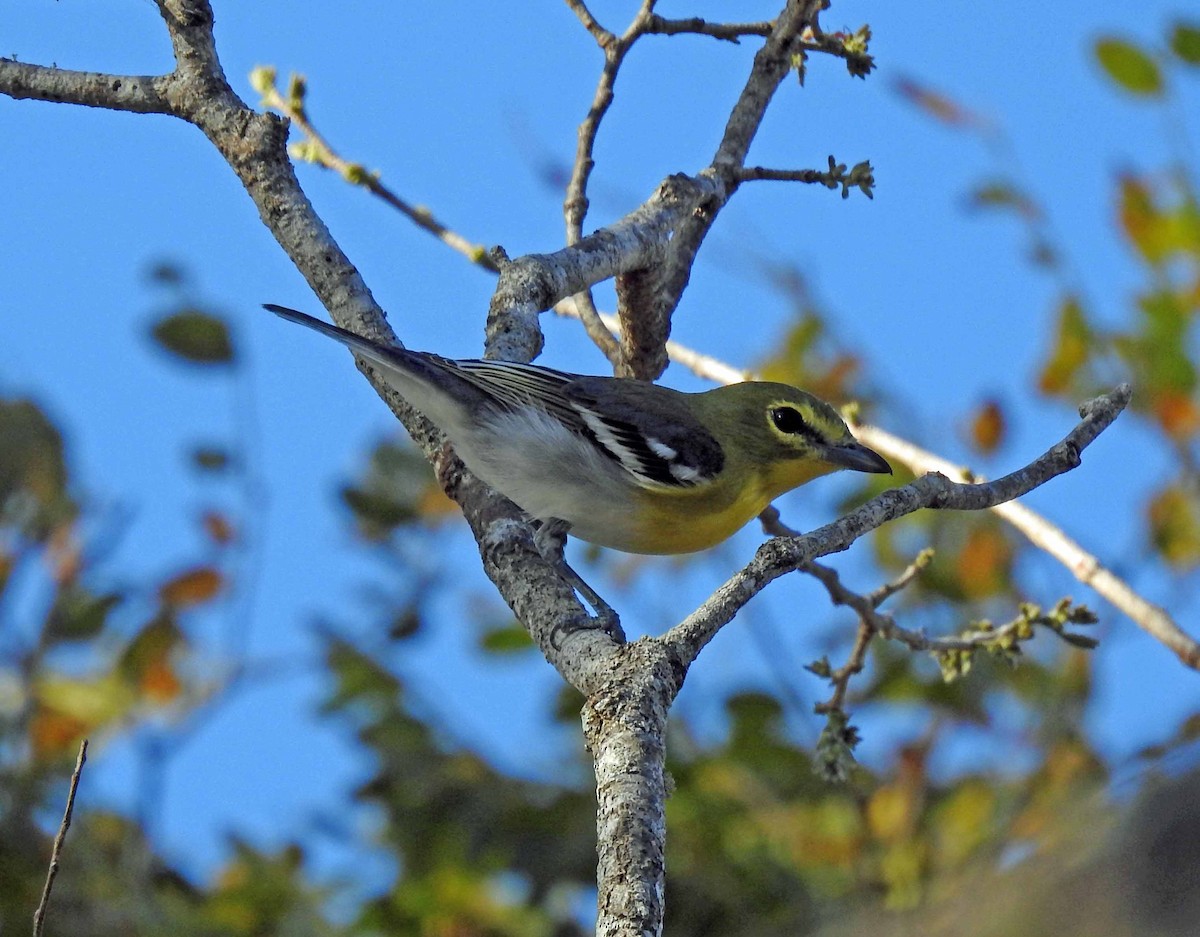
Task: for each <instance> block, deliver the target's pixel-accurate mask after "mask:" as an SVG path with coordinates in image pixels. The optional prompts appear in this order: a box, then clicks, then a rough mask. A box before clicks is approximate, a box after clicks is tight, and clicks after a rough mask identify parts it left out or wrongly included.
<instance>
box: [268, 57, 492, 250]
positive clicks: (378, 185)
mask: <svg viewBox="0 0 1200 937" xmlns="http://www.w3.org/2000/svg"><path fill="white" fill-rule="evenodd" d="M252 77H253V80H254V81H255V83H256V86H257V89H258V91H259V92H260V93H261V94H262V102H263V105H264V106H265V107H270V108H274V109H275V110H277V111H278V112H279V113H280V114H283V115H284V116H285V117H286V118H288V120H290V121H291V122H292V125H293V126H294V127H296V128H297V129H298V130H299V131H300V132H301V133H303V134H304V136H305V138H306V140H305V142H304V143H303V144H301V145H300V146H298V147H293V148H291V152H292V154H293V155H294V156H297V157H299V158H301V159H304V160H305V161H306V162H310V163H313V164H315V165H317V166H320V167H321V168H323V169H332V170H333V171H334V172H336V173H338V175H340V176H341V177H342V178H343V179H345V180H346V181H347V182H350V183H353V184H354V185H360V186H362V187H363V188H365V189H366V190H367V191H369V192H370V193H371V194H372V195H375V196H376V197H378V198H380V199H382V200H383V201H384V202H386V203H387V204H388V205H390V206H392V208H394V209H396V210H397V211H398V212H400V213H401V214H402V215H404V216H405V217H406V218H408V219H409V220H410V221H412V222H413V224H415V225H417V227H419V228H421V229H423V230H425V231H428V232H429V233H430V234H432V235H433V236H434V237H436V238H437V239H438V240H439V241H441V242H442V243H443V244H445V245H446V246H447V247H450V248H452V249H453V250H456V251H458V252H459V253H460V254H462V255H463V256H464V257H466V258H467V259H468V260H469V261H471V263H473V264H475V265H477V266H480V267H482V268H483V269H484V270H487V271H489V272H491V273H499V272H500V268H499V267H498V266H497V265H496V263H495V261H494V260H492V258H491V256H490V255H489V254H488V250H487V248H486V247H484V245H482V244H475V243H472V242H471V241H469V240H467V239H466V238H465V237H463V236H462V235H460V234H458V233H456V232H455V231H454V230H452V229H451V228H449V227H447V226H446V225H445V224H443V223H442V222H441V221H439V220H438V219H437V218H435V217H434V216H433V214H432V213H431V212H430V211H429V210H428V209H427V208H424V207H422V206H419V205H413V204H411V203H410V202H408V201H407V200H405V199H403V198H401V197H400V196H399V195H397V194H396V193H395V192H393V191H392V190H391V189H390V188H388V187H387V186H386V185H384V184H383V183H382V182H381V181H380V179H379V174H378V173H375V172H370V171H368V170H367V169H366V168H365V167H364V166H363V165H362V164H361V163H355V162H352V161H350V160H347V159H345V158H343V157H342V156H341V155H340V154H339V153H338V152H337V151H336V150H335V149H334V148H333V147H332V146H331V145H330V143H329V141H328V140H326V139H325V137H324V136H322V135H321V133H320V132H319V131H318V130H317V128H316V127H315V126H314V125H313V123H312V122H311V121H310V120H309V118H308V113H307V111H305V109H304V107H303V106H302V104H301V102H300V100H299V98H298V97H297V96H296V95H290V96H289V97H287V98H285V97H284V96H283V95H281V94H280V93H279V89H278V88H276V87H275V83H274V74H273V72H272V71H271V70H270V69H259V70H258V71H256V72H255V74H254V76H252ZM268 79H270V80H269V81H268ZM298 84H300V86H301V87H302V83H300V79H298V78H296V77H293V78H292V85H293V87H295V86H297V85H298Z"/></svg>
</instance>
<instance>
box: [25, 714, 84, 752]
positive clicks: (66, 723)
mask: <svg viewBox="0 0 1200 937" xmlns="http://www.w3.org/2000/svg"><path fill="white" fill-rule="evenodd" d="M89 728H91V727H90V726H89V725H88V724H87V723H86V722H83V721H82V720H80V719H77V718H75V717H74V716H69V715H67V714H66V713H62V712H58V711H57V710H55V709H49V708H46V707H44V706H39V707H38V708H37V710H36V711H35V712H34V714H33V718H32V719H31V720H30V722H29V739H30V741H31V742H32V743H33V754H34V757H35V758H38V759H41V758H48V757H53V756H54V755H61V754H62V753H63V752H65V751H69V750H71V749H73V748H74V747H75V746H76V745H78V744H79V740H80V739H81V738H82V737H83V736H84V735H86V734H87V732H88V730H89Z"/></svg>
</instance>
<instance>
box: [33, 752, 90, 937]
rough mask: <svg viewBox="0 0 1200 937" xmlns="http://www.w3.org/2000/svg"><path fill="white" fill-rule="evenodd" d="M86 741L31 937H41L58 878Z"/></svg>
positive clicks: (78, 760)
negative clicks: (52, 891) (55, 880)
mask: <svg viewBox="0 0 1200 937" xmlns="http://www.w3.org/2000/svg"><path fill="white" fill-rule="evenodd" d="M87 749H88V740H87V739H83V740H82V741H80V743H79V754H78V756H76V758H75V770H74V771H72V772H71V786H70V787H69V788H68V789H67V806H66V809H65V810H64V811H63V818H62V822H61V823H60V824H59V825H58V833H57V834H55V836H54V845H53V846H52V847H51V849H50V868H49V869H48V870H47V871H46V884H45V885H44V886H43V887H42V900H41V901H39V902H38V906H37V908H36V909H35V910H34V912H33V937H42V928H43V927H44V926H45V924H46V911H47V909H48V908H49V907H50V892H51V890H52V889H53V888H54V879H55V878H56V877H57V876H58V862H59V859H60V858H61V856H62V849H63V844H64V843H66V841H67V830H69V829H70V828H71V814H72V813H73V812H74V810H75V794H76V792H77V791H78V790H79V779H80V777H82V775H83V766H84V764H85V763H86V762H87Z"/></svg>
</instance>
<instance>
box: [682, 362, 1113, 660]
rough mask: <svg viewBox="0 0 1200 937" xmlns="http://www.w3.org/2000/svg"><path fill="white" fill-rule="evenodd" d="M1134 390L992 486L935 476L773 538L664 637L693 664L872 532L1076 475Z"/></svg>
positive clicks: (1084, 412) (1085, 416) (1091, 405)
mask: <svg viewBox="0 0 1200 937" xmlns="http://www.w3.org/2000/svg"><path fill="white" fill-rule="evenodd" d="M1130 394H1131V390H1130V387H1129V385H1128V384H1122V385H1120V386H1119V387H1117V388H1116V389H1115V390H1113V391H1111V392H1110V393H1108V394H1105V395H1103V396H1101V397H1097V398H1095V399H1094V400H1091V401H1088V402H1087V403H1085V404H1084V405H1083V406H1082V407H1081V408H1080V415H1081V416H1082V420H1081V421H1080V423H1079V424H1078V425H1077V426H1076V427H1075V428H1074V429H1073V430H1072V431H1071V432H1070V433H1069V434H1067V436H1066V437H1065V438H1064V439H1063V440H1062V441H1061V442H1059V443H1058V444H1057V445H1055V446H1053V447H1052V448H1051V449H1050V450H1048V451H1047V452H1046V453H1045V454H1044V455H1042V456H1041V457H1040V458H1038V459H1035V460H1034V461H1033V462H1031V463H1029V464H1028V465H1026V466H1025V467H1024V468H1020V469H1018V470H1017V471H1015V472H1012V473H1011V474H1009V475H1005V476H1004V477H1003V478H998V479H996V481H994V482H986V483H980V484H958V483H955V482H952V481H950V480H949V479H948V478H946V477H945V476H944V475H941V474H938V473H930V474H928V475H925V476H923V477H921V478H918V479H917V480H916V481H914V482H912V483H911V484H909V485H905V486H904V487H903V488H893V489H891V490H889V491H885V492H883V493H882V494H880V495H878V496H876V497H874V498H872V499H871V500H870V501H868V502H866V503H865V504H863V505H862V506H861V507H859V508H857V509H856V510H854V511H852V512H851V513H850V514H847V515H846V516H844V517H842V518H839V519H838V520H836V521H834V522H832V523H830V524H826V525H825V526H824V527H821V528H819V529H817V530H815V531H813V532H812V533H809V534H806V535H805V536H803V537H794V538H779V537H777V538H775V539H773V540H770V541H768V542H767V543H765V544H763V545H762V546H761V547H759V549H758V552H757V553H756V554H755V556H754V559H753V560H752V561H751V562H750V563H749V565H747V566H746V567H745V568H744V569H742V570H741V571H740V572H738V573H737V574H735V575H734V576H733V577H731V578H730V579H729V580H727V581H726V582H725V583H724V585H722V586H721V587H720V588H719V589H717V591H716V592H714V593H713V595H712V596H711V597H710V598H709V599H708V600H707V601H706V602H705V603H704V604H703V605H701V606H700V607H699V608H698V609H697V610H696V611H695V612H693V613H692V614H691V615H689V616H688V617H687V618H686V619H684V621H682V622H680V623H679V624H678V625H676V626H675V627H674V628H672V629H671V630H670V631H668V632H667V633H666V634H665V635H663V636H662V638H661V640H663V641H665V642H667V643H668V644H669V646H670V647H671V649H672V650H673V652H674V653H675V654H676V655H677V656H678V657H679V659H680V660H681V661H683V663H684V664H685V665H690V664H691V662H692V661H693V660H695V659H696V656H697V655H698V654H699V653H700V651H701V650H702V649H703V648H704V646H705V645H706V644H707V643H708V642H709V641H711V640H712V638H713V636H714V635H716V633H717V632H718V631H719V630H720V629H721V628H722V627H723V626H724V625H726V624H727V623H728V622H729V621H731V620H732V619H733V616H734V615H735V614H737V611H738V610H739V609H740V608H741V607H742V606H743V605H745V604H746V602H748V601H749V600H750V599H751V598H753V597H754V596H755V595H757V594H758V593H759V592H760V591H761V590H762V589H763V588H764V587H765V586H766V585H767V584H768V583H769V582H772V581H773V580H775V579H778V578H779V577H780V576H782V575H784V574H785V573H789V572H792V571H793V570H795V569H797V568H799V567H800V566H801V565H803V564H804V563H808V562H811V561H812V560H814V559H817V558H818V557H821V556H828V555H829V554H830V553H839V552H841V551H842V550H845V549H847V548H848V547H849V546H850V545H851V544H852V543H854V541H855V540H857V539H858V538H859V537H861V536H862V535H863V534H865V533H867V532H868V531H871V530H874V529H876V528H877V527H880V526H882V525H883V524H885V523H887V522H888V521H892V520H895V519H896V518H898V517H903V516H904V515H906V514H911V513H913V512H914V511H916V510H919V509H920V508H936V509H939V510H959V511H962V510H970V511H978V510H983V509H985V508H990V507H993V506H995V505H997V504H1000V503H1003V502H1006V501H1011V500H1012V499H1013V498H1019V497H1020V496H1021V495H1023V494H1026V493H1028V492H1029V491H1032V490H1033V489H1034V488H1036V487H1038V486H1040V485H1043V484H1045V483H1046V482H1047V481H1049V480H1050V479H1052V478H1054V477H1056V476H1058V475H1061V474H1062V473H1064V472H1068V471H1070V470H1071V469H1073V468H1076V467H1077V466H1078V465H1079V464H1080V453H1081V452H1082V451H1083V450H1084V449H1085V448H1086V447H1087V446H1088V445H1090V444H1091V442H1092V441H1093V440H1095V438H1096V437H1097V436H1098V435H1099V434H1100V433H1102V432H1103V431H1104V430H1105V429H1107V428H1108V427H1109V426H1110V425H1111V424H1112V422H1113V420H1115V419H1116V418H1117V416H1118V415H1119V414H1120V413H1121V411H1122V410H1124V409H1125V406H1126V404H1128V403H1129V397H1130Z"/></svg>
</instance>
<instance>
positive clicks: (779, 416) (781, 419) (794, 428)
mask: <svg viewBox="0 0 1200 937" xmlns="http://www.w3.org/2000/svg"><path fill="white" fill-rule="evenodd" d="M771 422H772V423H774V424H775V428H776V429H777V430H779V432H781V433H787V434H788V435H789V436H794V435H796V434H797V433H807V432H809V426H808V424H807V423H805V422H804V417H802V416H801V415H800V411H799V410H797V409H796V408H795V407H772V408H771Z"/></svg>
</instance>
